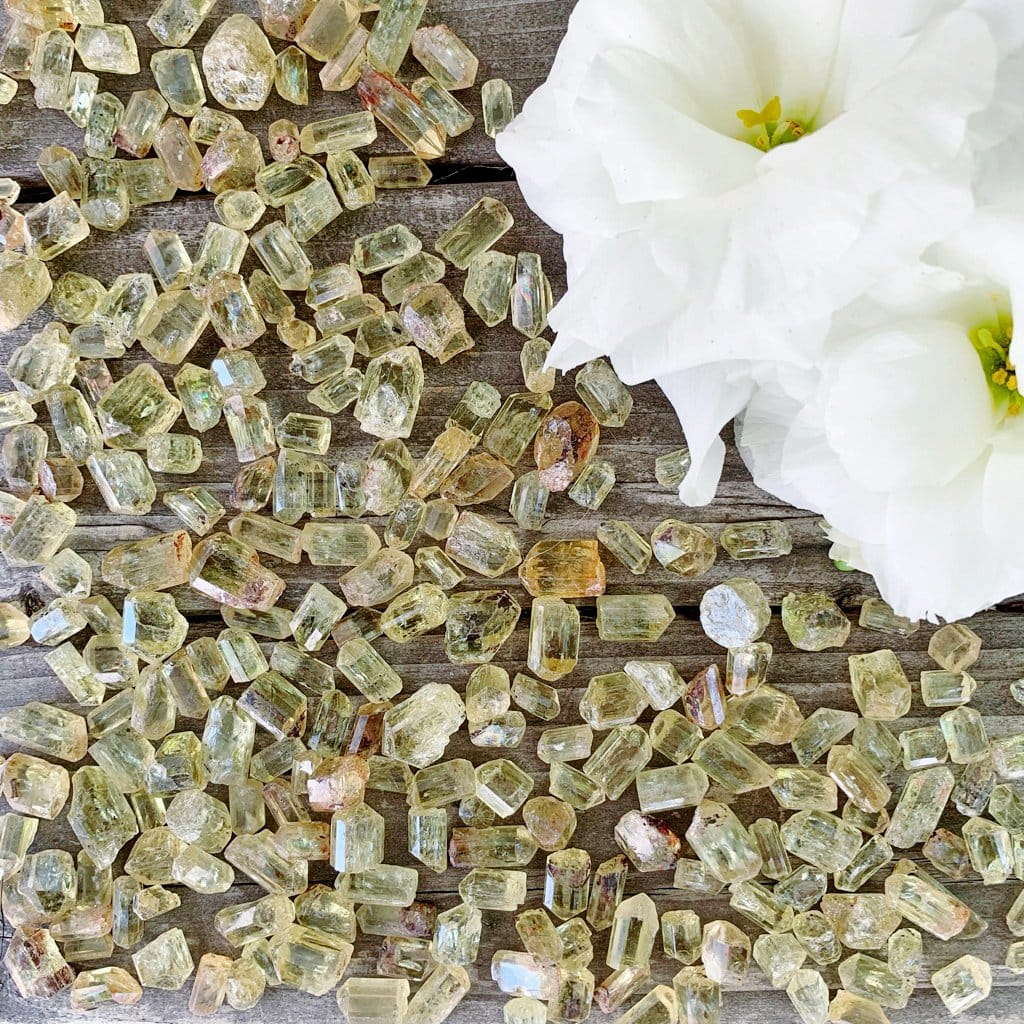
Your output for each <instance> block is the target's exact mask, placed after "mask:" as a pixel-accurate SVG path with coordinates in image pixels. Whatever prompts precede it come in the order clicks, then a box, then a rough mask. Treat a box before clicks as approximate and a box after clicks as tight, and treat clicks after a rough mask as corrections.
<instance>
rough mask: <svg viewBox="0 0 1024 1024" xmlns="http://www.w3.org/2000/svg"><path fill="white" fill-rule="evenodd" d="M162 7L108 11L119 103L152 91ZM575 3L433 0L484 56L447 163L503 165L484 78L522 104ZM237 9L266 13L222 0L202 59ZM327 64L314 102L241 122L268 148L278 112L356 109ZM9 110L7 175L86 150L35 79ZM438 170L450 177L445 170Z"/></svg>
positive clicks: (409, 71) (198, 39) (412, 70)
mask: <svg viewBox="0 0 1024 1024" xmlns="http://www.w3.org/2000/svg"><path fill="white" fill-rule="evenodd" d="M155 6H156V3H155V2H154V0H124V2H122V3H118V4H117V5H116V7H115V9H113V10H110V11H108V12H107V13H108V17H109V18H111V20H116V21H118V22H121V23H124V24H127V25H129V26H130V27H131V29H132V32H133V33H134V35H135V40H136V44H137V45H138V49H139V61H140V65H141V72H140V74H138V75H102V76H101V79H100V88H101V89H102V90H106V91H108V92H112V93H113V94H114V95H115V96H117V97H118V98H119V99H121V100H122V101H124V100H126V99H127V97H128V96H129V95H130V94H131V93H132V92H133V91H135V90H137V89H152V88H155V83H154V81H153V77H152V74H151V73H150V70H149V61H150V57H151V56H152V55H153V54H154V53H155V52H156V51H157V50H158V49H160V48H161V47H160V44H159V43H158V42H157V40H156V39H155V38H154V37H153V35H152V33H151V32H150V31H149V29H148V28H147V27H146V20H147V19H148V18H149V16H150V14H151V12H152V10H153V8H154V7H155ZM572 7H573V4H572V3H571V2H570V0H473V2H470V3H466V2H462V0H431V4H430V7H429V8H428V10H427V14H426V16H425V17H424V21H423V24H426V25H432V24H438V23H445V24H448V25H450V26H451V27H452V29H454V30H455V32H457V33H458V34H459V35H460V36H461V37H462V38H463V39H464V40H465V42H466V43H467V44H468V45H469V46H470V47H471V48H472V49H473V50H474V52H475V53H476V54H477V56H478V57H479V58H480V72H479V77H478V87H476V88H473V89H469V90H466V91H464V92H462V93H461V94H460V99H461V101H462V102H463V103H465V104H466V105H467V106H468V107H469V109H470V110H471V112H472V113H473V114H474V116H475V117H476V122H475V124H474V125H473V127H472V128H471V129H470V130H469V131H468V132H466V133H465V134H464V135H460V136H459V137H458V138H455V139H452V140H451V142H450V144H449V146H448V150H447V152H446V154H445V157H444V159H443V160H442V161H441V164H442V165H444V166H445V167H448V166H451V165H455V166H465V165H476V166H481V167H498V166H501V160H500V159H499V158H498V156H497V154H496V153H495V151H494V142H493V141H492V140H491V139H489V138H488V137H487V136H486V135H485V134H484V131H483V125H482V119H481V116H480V90H479V84H482V83H483V82H485V81H487V80H488V79H489V78H498V77H500V78H504V79H506V80H507V81H508V83H509V84H510V85H511V86H512V92H513V95H514V97H515V100H516V105H517V107H518V106H519V105H521V104H522V102H523V100H525V99H526V97H527V96H529V94H530V93H531V92H532V91H533V90H534V89H535V88H536V87H537V86H538V85H539V84H540V83H541V82H542V81H543V80H544V78H545V77H546V76H547V73H548V70H549V69H550V67H551V63H552V61H553V60H554V55H555V51H556V50H557V48H558V44H559V42H560V41H561V38H562V35H563V34H564V32H565V25H566V23H567V21H568V18H569V13H570V11H571V10H572ZM236 11H241V12H243V13H246V14H249V15H251V16H252V17H254V18H256V19H257V20H259V6H258V4H257V3H256V0H243V2H240V3H236V4H232V5H231V10H230V11H227V10H225V8H224V6H223V5H221V6H218V7H217V8H215V9H214V11H213V13H212V14H211V16H210V17H209V18H208V19H207V21H206V22H205V23H204V24H203V26H202V27H201V28H200V30H199V31H198V32H197V33H196V36H195V38H194V39H193V40H192V42H191V44H190V47H191V48H192V49H194V50H195V51H196V59H197V61H198V60H199V58H200V56H201V53H202V48H203V46H204V45H205V43H206V41H207V40H208V39H209V38H210V35H211V34H212V32H213V31H214V29H215V28H216V27H217V25H218V24H219V22H220V21H222V20H223V19H224V17H225V16H226V15H227V13H234V12H236ZM5 17H6V15H5V14H3V13H2V12H0V26H3V24H4V23H5V22H4V19H5ZM372 17H373V15H369V16H368V17H367V19H366V22H367V25H370V24H372ZM271 43H272V44H273V46H274V49H275V50H281V49H283V48H284V46H286V45H287V44H286V43H284V42H282V41H281V40H271ZM76 66H77V67H79V68H81V65H80V63H77V62H76ZM321 66H322V65H321V64H319V63H318V62H316V61H313V60H312V59H310V62H309V68H310V103H309V106H307V107H296V106H293V105H292V104H289V103H286V102H284V101H283V100H282V99H281V98H280V97H279V96H278V95H277V94H276V93H273V94H272V96H271V98H270V99H269V101H268V102H267V105H266V106H265V107H264V108H263V109H262V110H259V111H250V112H246V113H245V115H244V118H243V120H244V123H245V126H246V128H247V129H248V130H249V131H251V132H254V133H255V134H257V135H258V136H259V137H260V139H261V140H263V141H264V149H266V141H265V140H266V133H267V127H268V126H269V125H270V124H271V123H273V122H274V121H276V120H277V119H278V118H281V117H286V118H288V119H290V120H292V121H295V122H296V123H297V124H298V125H299V126H300V127H301V126H302V125H303V124H305V123H307V122H309V121H315V120H318V119H319V118H323V117H334V116H337V115H338V114H343V113H348V112H350V111H352V110H357V109H359V100H358V98H357V97H356V95H355V91H354V90H349V91H347V92H343V93H336V92H324V90H323V89H321V87H320V81H319V79H318V78H317V75H318V74H319V71H320V68H321ZM423 73H424V72H423V69H422V67H420V65H419V63H418V62H416V61H415V60H414V59H413V58H412V57H410V58H409V59H408V61H407V62H406V64H405V65H404V66H403V68H402V71H401V75H400V77H401V78H402V80H403V81H405V82H411V81H412V80H413V79H415V78H417V77H419V76H420V75H422V74H423ZM214 105H215V104H214ZM3 117H4V133H3V139H2V141H0V173H2V174H4V175H7V176H10V177H14V178H17V179H18V180H19V181H20V182H22V184H23V185H29V184H45V183H44V182H43V179H42V177H41V175H40V174H39V171H38V169H37V167H36V157H37V155H38V153H39V150H40V149H41V148H42V147H43V146H44V145H50V144H53V143H57V144H59V145H62V146H67V147H68V148H69V149H71V150H73V151H74V152H76V153H81V151H82V132H81V129H79V128H76V127H75V126H74V125H73V124H72V123H71V122H70V121H69V120H68V119H67V117H65V116H64V114H63V113H62V112H60V111H56V110H37V109H36V106H35V104H34V102H33V100H32V87H31V84H30V83H28V82H24V83H22V84H21V87H20V89H19V92H18V95H17V96H16V97H15V99H14V101H13V102H12V103H11V104H10V105H9V106H7V107H4V115H3ZM40 140H43V141H40ZM369 152H370V153H373V154H378V153H401V152H403V147H402V145H401V143H399V142H398V140H397V139H395V138H393V137H392V136H391V135H390V134H389V133H388V132H387V131H386V130H384V129H382V130H381V133H380V136H379V137H378V139H377V141H376V143H374V145H373V146H372V147H371V148H370V150H369ZM440 176H441V178H442V179H443V177H444V173H443V171H442V172H440Z"/></svg>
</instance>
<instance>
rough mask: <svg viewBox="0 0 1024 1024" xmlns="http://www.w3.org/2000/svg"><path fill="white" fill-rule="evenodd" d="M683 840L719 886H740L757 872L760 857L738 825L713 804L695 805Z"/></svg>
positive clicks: (721, 806)
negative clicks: (722, 884)
mask: <svg viewBox="0 0 1024 1024" xmlns="http://www.w3.org/2000/svg"><path fill="white" fill-rule="evenodd" d="M686 840H687V842H688V843H689V844H690V847H691V848H692V849H693V851H694V853H696V854H697V856H698V857H699V858H700V859H701V861H702V862H703V863H704V865H705V866H706V867H707V868H708V870H709V871H711V873H712V874H713V875H714V876H715V877H716V878H718V879H720V880H721V881H722V882H726V883H729V882H742V881H745V880H747V879H750V878H753V877H755V875H757V873H758V872H759V871H760V870H761V864H762V862H761V855H760V854H759V853H758V851H757V848H756V845H755V844H754V842H753V840H752V839H751V836H750V833H749V832H747V830H746V828H745V827H744V826H743V824H742V822H741V821H740V820H739V818H737V817H736V815H735V814H734V813H733V812H732V810H730V808H728V807H727V806H725V804H720V803H717V802H715V801H713V800H705V801H703V802H702V803H701V804H699V805H698V807H697V809H696V810H695V811H694V814H693V821H692V823H691V824H690V827H689V828H688V829H687V830H686Z"/></svg>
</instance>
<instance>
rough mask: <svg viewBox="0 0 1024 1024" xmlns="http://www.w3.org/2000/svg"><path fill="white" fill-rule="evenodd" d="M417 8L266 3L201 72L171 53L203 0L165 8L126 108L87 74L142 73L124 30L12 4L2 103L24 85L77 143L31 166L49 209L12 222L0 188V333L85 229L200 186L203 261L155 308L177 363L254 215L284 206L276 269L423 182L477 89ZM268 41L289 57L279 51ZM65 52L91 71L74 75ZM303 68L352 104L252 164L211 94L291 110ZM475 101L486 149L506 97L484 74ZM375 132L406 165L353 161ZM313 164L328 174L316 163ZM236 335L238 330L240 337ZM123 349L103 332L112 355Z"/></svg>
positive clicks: (289, 128) (172, 0) (470, 60)
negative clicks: (181, 292) (407, 67)
mask: <svg viewBox="0 0 1024 1024" xmlns="http://www.w3.org/2000/svg"><path fill="white" fill-rule="evenodd" d="M426 4H427V0H385V2H384V3H383V4H382V5H381V8H380V11H379V13H377V14H376V16H375V17H374V20H373V23H372V26H371V27H370V28H369V29H367V28H366V27H365V26H364V25H363V24H362V18H363V14H364V11H366V10H376V9H377V5H376V4H370V3H366V2H364V0H317V2H315V3H313V2H310V0H262V2H261V4H260V7H261V13H262V20H263V27H262V28H261V27H260V25H258V24H257V23H256V22H255V21H253V20H252V19H251V18H249V17H248V16H246V15H244V14H232V15H230V16H229V17H227V18H226V19H225V20H224V21H222V22H221V23H220V24H219V25H218V26H217V28H216V30H215V31H214V32H213V34H212V36H211V37H210V39H209V40H208V42H207V43H206V44H205V46H204V47H203V51H202V57H201V65H202V71H203V75H202V76H201V75H200V70H199V66H200V63H199V62H197V61H196V57H195V53H194V52H193V51H192V50H191V49H187V48H185V47H187V45H188V43H189V42H190V41H191V39H192V37H193V35H194V34H195V32H196V31H197V30H198V29H199V27H200V25H201V24H202V23H203V21H204V20H205V18H206V16H207V15H208V14H209V13H210V9H211V8H212V6H213V4H212V2H211V0H162V2H161V3H160V4H159V6H158V7H157V9H156V10H155V11H154V13H153V15H152V17H151V18H150V19H149V21H148V22H147V26H148V28H149V31H150V32H151V33H152V34H153V36H154V37H155V38H156V39H157V40H158V41H159V42H160V43H161V44H162V45H163V46H165V47H168V49H161V50H158V51H156V52H155V53H154V54H153V56H152V59H151V60H150V69H151V71H152V74H153V78H154V80H155V82H156V85H157V89H155V90H154V89H140V90H137V91H135V92H133V93H132V94H131V96H130V97H129V98H128V102H127V103H123V102H122V101H121V100H120V99H118V98H117V97H116V96H115V95H114V94H113V93H110V92H106V91H100V78H99V75H98V74H97V73H100V74H104V75H119V76H131V75H136V74H138V72H139V55H138V49H137V46H136V41H135V38H134V36H133V34H132V31H131V28H130V27H129V26H127V25H121V24H114V23H107V22H106V21H105V20H104V14H103V10H102V8H101V5H100V0H75V2H70V0H69V2H67V3H61V2H59V0H58V2H55V3H42V2H40V0H8V3H7V7H8V11H9V13H10V15H11V18H10V21H9V24H8V25H7V27H6V29H5V31H4V32H3V34H2V35H0V103H9V102H10V101H11V100H12V99H13V98H14V96H15V94H16V92H17V87H18V80H19V79H26V78H27V79H28V80H29V81H30V82H31V83H32V85H33V86H34V89H35V91H34V99H35V103H36V106H37V107H39V108H41V109H56V110H62V111H64V112H65V113H66V114H67V116H68V118H69V119H70V120H71V122H72V123H73V124H74V125H75V126H76V127H78V128H81V129H82V130H83V139H82V147H83V156H82V157H81V159H80V158H79V156H77V155H76V154H75V153H73V152H72V151H71V150H70V149H68V148H67V147H65V146H61V145H50V146H47V147H46V148H45V149H43V150H42V152H41V153H40V155H39V159H38V166H39V170H40V172H41V173H42V175H43V177H44V178H45V180H46V181H47V183H48V184H49V185H50V186H51V188H52V189H53V192H54V198H53V199H50V200H48V201H47V202H43V203H39V204H37V205H36V206H34V207H32V208H31V209H30V210H29V211H28V212H27V213H25V214H23V213H22V212H21V211H19V210H17V209H15V203H16V201H17V199H18V188H17V186H16V185H15V184H14V183H13V182H10V181H9V180H5V182H4V186H3V188H0V330H10V329H12V328H14V327H17V326H18V325H19V324H20V323H23V322H24V321H25V320H26V319H27V318H28V316H30V315H31V314H32V313H33V312H34V311H35V310H36V309H38V308H39V307H40V305H41V304H42V303H43V302H44V301H45V300H46V298H47V296H48V295H49V293H50V291H51V288H52V287H53V283H52V280H51V278H50V274H49V271H48V268H47V267H46V263H47V262H48V261H50V260H52V259H53V258H54V257H56V256H58V255H60V254H61V253H64V252H67V251H68V250H69V249H71V248H73V247H74V246H76V245H79V244H80V243H81V242H82V241H84V240H85V239H86V238H87V237H88V235H89V233H90V231H91V230H92V229H98V230H101V231H116V230H118V229H119V228H121V227H122V226H123V225H124V224H125V223H126V222H127V220H128V217H129V215H130V213H131V210H132V209H133V208H138V207H141V206H145V205H148V204H150V203H159V202H168V201H170V200H171V199H173V198H174V197H175V195H176V194H177V193H178V191H179V190H180V191H183V192H196V191H199V190H202V189H205V190H207V191H209V192H211V193H213V194H214V195H216V196H217V204H216V210H217V215H218V217H219V218H220V220H221V221H222V223H223V225H224V230H222V231H220V232H215V233H214V234H213V236H211V237H210V238H208V239H206V240H205V241H206V243H207V244H206V246H205V248H204V252H203V253H202V254H201V255H202V256H203V257H204V259H203V261H202V262H201V263H200V266H199V267H198V268H197V269H198V272H197V275H196V276H194V277H192V278H191V279H190V280H189V286H190V290H191V292H192V301H191V302H190V303H187V304H184V305H183V304H182V303H178V304H176V305H177V307H178V308H176V309H174V310H170V309H166V310H165V312H166V313H167V315H168V316H170V315H171V314H172V312H173V313H176V314H177V316H178V317H179V318H180V320H181V323H180V326H179V328H178V331H179V333H180V334H181V335H182V340H181V342H180V344H181V345H183V346H185V348H186V350H187V348H188V347H189V345H188V338H189V332H190V331H192V330H194V329H195V328H196V324H195V318H197V317H198V316H200V313H201V311H200V307H201V306H202V304H203V299H204V293H206V290H207V286H208V285H209V284H211V282H212V279H213V278H214V277H215V276H216V275H217V274H218V273H220V272H228V273H229V274H235V272H237V270H238V265H239V264H240V262H241V259H242V256H243V255H244V252H245V248H246V245H247V243H246V241H245V239H244V236H242V232H244V231H246V230H248V229H249V228H251V227H253V226H255V224H256V223H257V222H258V221H259V220H260V219H261V217H262V216H263V214H264V212H265V210H266V208H267V207H268V206H270V207H273V208H281V207H283V209H284V215H285V223H284V224H282V225H279V226H278V225H276V224H273V225H270V226H268V228H269V229H268V230H267V231H266V234H265V235H264V234H262V233H261V242H260V243H257V242H256V240H255V239H254V240H253V248H254V251H257V252H258V251H259V247H260V246H262V249H263V250H264V251H265V252H266V251H268V250H274V251H276V250H277V248H278V247H280V248H281V251H280V253H279V254H278V255H279V260H278V262H281V261H287V260H288V258H289V257H290V256H292V255H294V250H295V248H296V245H295V242H296V240H297V241H298V242H304V241H307V240H309V239H310V238H312V237H313V236H314V235H316V234H318V233H319V232H321V231H322V230H323V229H324V228H325V227H327V226H328V225H329V224H331V223H332V222H333V221H335V220H336V219H337V218H338V217H339V216H340V215H341V214H342V212H343V208H344V209H348V210H354V209H358V208H359V207H361V206H365V205H367V204H368V203H371V202H373V199H374V194H375V190H376V189H377V188H417V187H421V186H423V185H425V184H427V183H428V182H429V181H430V179H431V171H430V168H429V167H428V166H427V164H426V163H425V161H429V160H436V159H438V158H440V157H442V156H443V155H444V153H445V150H446V146H447V143H448V139H450V138H454V137H456V136H458V135H461V134H463V133H464V132H466V131H468V130H469V128H470V127H471V126H472V124H473V121H474V118H473V115H472V114H471V113H470V111H469V110H468V109H467V108H466V107H465V106H464V104H463V103H461V102H460V101H459V99H458V98H457V97H456V96H455V95H454V93H455V92H458V91H459V90H463V89H467V88H469V87H470V86H472V85H473V84H474V83H475V80H476V74H477V68H478V60H477V58H476V56H475V55H474V54H473V53H472V51H471V50H470V49H469V48H468V47H467V46H466V44H465V43H464V42H463V41H462V40H461V39H460V38H459V37H458V36H457V35H456V34H455V33H454V32H453V31H452V30H451V29H450V28H449V27H448V26H447V25H433V26H420V20H421V18H422V16H423V14H424V11H425V8H426ZM72 32H74V37H72V35H71V33H72ZM268 35H269V36H270V37H272V38H275V39H280V40H284V41H286V42H288V43H289V45H287V46H286V47H284V48H283V49H281V50H280V51H279V52H277V53H275V51H274V48H273V47H272V45H271V43H270V40H269V39H268ZM410 49H411V51H412V53H413V55H414V56H415V58H416V60H417V61H418V62H419V64H420V65H421V66H422V68H423V69H424V70H425V71H426V72H427V74H425V75H422V76H420V77H419V78H417V79H416V80H415V81H413V82H412V83H411V86H408V87H407V86H406V85H404V84H403V83H402V82H400V81H399V80H398V78H396V77H395V76H396V75H397V74H398V71H399V68H400V67H401V65H402V63H403V61H404V60H405V57H406V55H407V53H408V52H409V51H410ZM76 55H77V57H78V60H79V61H81V63H82V64H83V65H84V66H85V68H87V69H88V70H85V71H79V70H73V69H72V68H73V63H74V59H75V57H76ZM310 58H311V59H312V60H314V61H318V62H322V65H323V66H322V67H321V69H320V75H319V77H320V83H321V86H322V88H323V89H324V90H325V91H327V92H339V93H340V92H342V91H345V90H348V89H352V88H353V87H355V89H356V92H357V95H358V98H359V101H360V104H361V106H362V109H361V110H359V111H357V112H353V113H347V114H341V115H338V116H333V117H329V118H326V119H322V120H318V121H313V122H310V123H308V124H306V125H305V126H304V127H303V128H302V130H301V131H300V130H299V128H298V126H297V125H296V124H295V123H294V122H293V121H291V120H289V119H280V120H277V121H275V122H274V123H273V124H272V125H270V127H269V131H268V144H269V149H270V154H271V157H272V160H273V163H272V164H271V166H270V167H266V166H265V163H264V155H263V148H262V146H261V144H260V141H259V140H258V139H257V137H256V136H255V135H253V134H252V133H251V132H249V131H247V130H246V129H245V127H244V125H243V123H242V121H241V120H240V119H239V118H238V117H236V116H235V115H233V114H230V113H227V112H226V111H225V110H221V109H218V108H217V107H212V106H208V105H207V89H209V93H210V96H211V97H212V99H213V100H215V101H216V102H217V103H218V104H220V106H221V107H224V108H226V109H227V110H237V111H252V110H259V109H261V108H262V107H263V106H264V105H265V104H266V102H267V100H268V98H269V97H270V95H271V91H272V90H274V91H276V93H277V95H278V96H279V97H281V98H282V99H284V100H285V101H287V102H288V103H291V104H294V105H296V106H299V107H301V106H305V105H307V104H308V103H309V67H308V61H309V59H310ZM203 76H205V86H204V80H203ZM481 98H482V109H483V120H484V130H485V131H486V133H487V134H488V135H489V136H490V137H492V138H493V137H495V136H496V135H497V133H498V132H499V131H501V130H502V128H504V127H505V125H506V124H508V122H509V121H510V120H511V119H512V116H513V103H512V93H511V89H510V88H509V86H508V83H507V82H505V81H503V80H502V79H492V80H490V81H488V82H485V83H484V85H483V86H482V88H481ZM378 122H379V123H380V124H381V125H383V126H384V127H385V128H386V129H387V130H388V131H389V132H390V133H391V135H392V136H393V137H394V138H395V140H396V141H397V142H400V143H401V144H402V145H403V146H405V147H406V148H407V149H408V153H406V154H403V155H398V156H375V157H372V158H371V159H370V161H369V167H368V168H367V166H366V164H365V163H364V162H363V161H362V160H361V159H360V157H359V156H358V155H356V153H355V152H354V150H356V149H359V148H361V147H364V146H367V145H369V144H370V143H371V142H373V141H374V140H375V139H376V137H377V127H376V126H377V123H378ZM201 147H202V148H201ZM204 150H205V152H204ZM118 151H121V152H123V153H124V154H125V155H126V157H127V159H125V158H118V156H117V154H118ZM151 154H153V155H151ZM317 155H323V156H324V157H325V163H326V167H325V166H323V165H321V164H320V163H319V162H317V161H316V160H314V159H313V157H314V156H317ZM285 228H287V234H286V233H285ZM240 236H241V237H240ZM153 255H154V257H155V258H156V259H159V260H160V261H161V263H162V264H163V269H164V270H165V272H166V274H167V275H168V280H169V281H170V282H172V283H173V285H167V287H171V286H173V287H175V288H177V287H179V286H180V285H181V284H182V277H183V272H182V271H181V268H179V267H178V266H177V265H176V264H175V263H174V260H175V259H176V257H177V256H178V255H179V253H178V252H177V251H176V250H174V249H173V248H171V249H169V250H168V251H167V252H160V251H157V252H154V254H153ZM291 269H292V271H293V272H294V273H301V268H299V267H292V268H291ZM463 269H464V268H463ZM485 273H486V272H485ZM494 273H495V271H492V272H491V275H490V276H491V277H493V275H494ZM158 276H159V274H158ZM185 276H187V275H185ZM277 283H278V284H280V282H277ZM235 285H237V282H236V281H234V280H231V281H228V282H227V283H225V282H223V281H222V282H221V283H220V285H219V287H213V288H211V289H209V293H210V294H209V295H208V296H207V297H208V301H210V302H212V303H214V304H219V305H220V306H222V307H229V306H230V303H231V301H232V298H233V296H234V294H235V291H237V288H235V290H234V291H232V287H233V286H235ZM91 287H92V286H90V285H81V286H80V287H74V286H72V285H70V284H69V285H68V287H67V289H66V295H65V296H64V298H65V299H66V300H67V302H68V303H69V304H70V305H71V306H72V307H74V306H75V305H76V304H78V303H82V304H83V305H84V306H85V307H86V309H87V308H88V305H89V303H90V302H91V301H92V300H93V299H95V298H96V296H94V295H92V294H91V291H90V289H91ZM281 287H285V288H287V287H288V286H287V285H281ZM293 287H297V286H294V285H293ZM302 287H304V285H303V286H302ZM170 305H171V304H170V303H168V306H170ZM73 322H78V321H73ZM246 326H248V327H250V328H251V327H252V324H248V325H240V328H241V329H244V328H245V327H246ZM169 330H170V328H169V326H168V325H167V324H166V323H165V327H164V332H163V334H162V336H161V340H162V341H163V343H164V344H171V341H170V339H169V338H168V337H167V333H168V331H169ZM82 340H83V343H84V344H86V345H87V346H88V347H89V348H90V349H94V348H97V347H98V348H101V349H104V345H103V339H102V337H101V336H100V335H99V334H98V332H96V331H93V332H88V334H87V336H86V337H84V338H83V339H82ZM130 340H131V339H129V338H127V337H122V338H118V337H116V336H115V337H112V338H109V339H108V346H109V345H115V346H116V345H118V344H126V343H128V342H130ZM167 355H168V356H171V355H173V353H171V352H168V353H167ZM172 361H173V360H172Z"/></svg>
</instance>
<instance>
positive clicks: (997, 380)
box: [992, 367, 1010, 384]
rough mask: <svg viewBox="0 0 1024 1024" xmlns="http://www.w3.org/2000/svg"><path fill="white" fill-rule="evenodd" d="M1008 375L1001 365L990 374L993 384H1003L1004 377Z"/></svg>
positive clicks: (1004, 381)
mask: <svg viewBox="0 0 1024 1024" xmlns="http://www.w3.org/2000/svg"><path fill="white" fill-rule="evenodd" d="M1009 376H1010V375H1009V374H1008V373H1007V372H1006V370H1004V369H1003V368H1002V367H1000V368H999V369H998V370H996V372H995V373H993V374H992V383H993V384H1005V383H1006V378H1007V377H1009Z"/></svg>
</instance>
